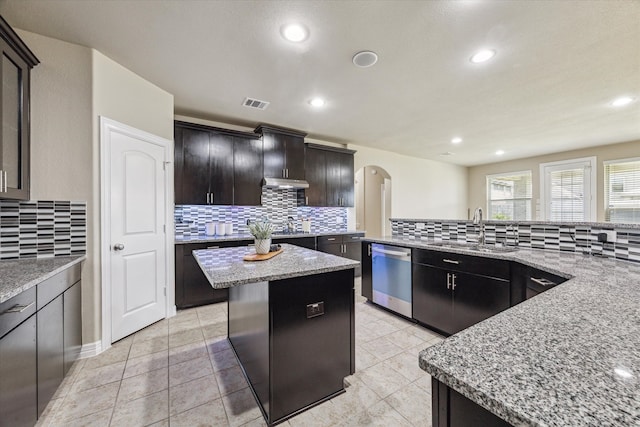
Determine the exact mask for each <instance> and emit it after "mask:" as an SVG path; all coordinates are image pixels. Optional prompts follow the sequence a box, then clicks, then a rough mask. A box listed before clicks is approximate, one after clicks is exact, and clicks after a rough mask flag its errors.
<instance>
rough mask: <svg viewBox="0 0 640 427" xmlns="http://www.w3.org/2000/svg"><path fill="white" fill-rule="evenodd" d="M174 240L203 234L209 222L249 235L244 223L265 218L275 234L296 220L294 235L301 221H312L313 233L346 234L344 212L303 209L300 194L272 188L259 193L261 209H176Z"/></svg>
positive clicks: (186, 207)
mask: <svg viewBox="0 0 640 427" xmlns="http://www.w3.org/2000/svg"><path fill="white" fill-rule="evenodd" d="M174 215H175V223H176V237H180V236H194V235H201V234H204V233H205V224H206V223H208V222H225V223H232V224H233V229H234V233H237V234H245V233H248V232H249V231H248V229H247V225H246V224H247V219H250V220H252V221H255V220H260V219H262V218H264V217H267V218H268V219H269V221H271V222H272V223H274V225H275V227H276V230H281V229H283V228H284V227H285V226H286V223H287V217H289V216H291V217H293V218H294V219H295V224H296V229H297V231H301V220H302V218H310V219H311V231H312V232H318V233H322V232H332V231H346V230H347V208H341V207H332V208H327V207H322V208H319V207H310V206H303V196H302V192H298V191H296V190H291V189H286V190H279V189H273V188H263V189H262V206H217V205H214V206H210V205H176V207H175V210H174Z"/></svg>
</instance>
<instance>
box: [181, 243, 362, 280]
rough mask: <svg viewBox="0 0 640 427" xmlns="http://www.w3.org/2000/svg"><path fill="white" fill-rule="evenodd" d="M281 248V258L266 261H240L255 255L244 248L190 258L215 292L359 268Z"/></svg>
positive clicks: (210, 251)
mask: <svg viewBox="0 0 640 427" xmlns="http://www.w3.org/2000/svg"><path fill="white" fill-rule="evenodd" d="M282 248H283V249H284V251H283V252H282V253H281V254H279V255H276V256H275V257H273V258H271V259H268V260H265V261H243V260H242V257H243V256H244V255H246V254H253V253H255V251H254V249H253V248H247V247H246V246H241V247H235V248H222V249H201V250H197V251H193V256H194V258H195V259H196V261H197V262H198V264H199V265H200V267H201V268H202V270H203V271H204V273H205V276H207V279H209V282H210V283H211V286H213V288H214V289H224V288H229V287H232V286H237V285H244V284H247V283H255V282H263V281H269V280H279V279H288V278H291V277H299V276H308V275H311V274H319V273H328V272H330V271H338V270H346V269H349V268H355V267H357V266H358V265H359V264H360V263H359V262H358V261H353V260H350V259H347V258H342V257H338V256H335V255H330V254H326V253H323V252H318V251H314V250H312V249H306V248H302V247H299V246H295V245H288V244H286V243H285V244H282Z"/></svg>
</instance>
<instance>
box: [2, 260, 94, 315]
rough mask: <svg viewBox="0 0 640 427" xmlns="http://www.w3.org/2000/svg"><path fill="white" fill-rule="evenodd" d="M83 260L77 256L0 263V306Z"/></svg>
mask: <svg viewBox="0 0 640 427" xmlns="http://www.w3.org/2000/svg"><path fill="white" fill-rule="evenodd" d="M85 259H86V256H85V255H79V256H64V257H62V256H61V257H54V258H47V259H20V260H10V261H0V304H2V303H3V302H5V301H7V300H9V299H10V298H13V297H14V296H16V295H18V294H20V293H21V292H24V291H26V290H27V289H29V288H32V287H34V286H36V285H37V284H38V283H40V282H43V281H45V280H47V279H48V278H50V277H51V276H54V275H56V274H57V273H59V272H61V271H62V270H65V269H67V268H69V267H71V266H73V265H74V264H77V263H79V262H82V261H84V260H85Z"/></svg>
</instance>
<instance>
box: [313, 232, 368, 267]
mask: <svg viewBox="0 0 640 427" xmlns="http://www.w3.org/2000/svg"><path fill="white" fill-rule="evenodd" d="M363 237H364V233H353V234H334V235H330V236H319V237H318V251H320V252H325V253H328V254H332V255H336V256H340V257H343V258H349V259H352V260H354V261H361V243H360V241H361V240H362V238H363ZM361 272H362V270H361V268H360V266H358V267H356V268H355V275H356V277H359V276H360V275H361Z"/></svg>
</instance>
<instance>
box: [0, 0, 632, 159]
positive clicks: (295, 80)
mask: <svg viewBox="0 0 640 427" xmlns="http://www.w3.org/2000/svg"><path fill="white" fill-rule="evenodd" d="M0 13H1V14H2V15H3V16H4V17H5V19H6V20H7V21H8V22H9V23H10V24H11V25H13V26H15V27H17V28H21V29H24V30H27V31H31V32H35V33H39V34H43V35H46V36H49V37H54V38H57V39H61V40H65V41H69V42H72V43H77V44H81V45H85V46H89V47H93V48H95V49H97V50H99V51H100V52H102V53H104V54H105V55H107V56H109V57H110V58H112V59H113V60H115V61H117V62H119V63H120V64H122V65H123V66H125V67H127V68H129V69H130V70H132V71H134V72H136V73H137V74H139V75H141V76H142V77H144V78H145V79H147V80H149V81H151V82H153V83H155V84H156V85H158V86H159V87H161V88H163V89H165V90H166V91H168V92H170V93H172V94H173V95H174V96H175V109H176V114H180V115H188V116H192V117H198V118H203V119H209V120H216V121H223V122H227V123H231V124H237V125H245V126H254V125H257V124H259V123H268V124H272V125H276V126H281V127H288V128H292V129H298V130H301V131H306V132H307V133H308V134H309V136H310V137H312V138H316V139H321V140H326V141H333V142H339V143H355V144H359V145H365V146H371V147H376V148H381V149H385V150H390V151H395V152H398V153H403V154H408V155H411V156H416V157H423V158H429V159H434V160H440V161H446V162H451V163H456V164H460V165H476V164H482V163H492V162H495V161H501V160H508V159H514V158H521V157H529V156H533V155H540V154H546V153H551V152H558V151H565V150H570V149H575V148H582V147H589V146H595V145H602V144H610V143H616V142H623V141H632V140H640V1H637V0H621V1H613V0H611V1H610V0H602V1H595V0H593V1H569V0H565V1H560V0H556V1H517V0H512V1H502V0H500V1H493V0H485V1H483V0H475V1H400V0H393V1H380V0H377V1H311V0H308V1H225V0H219V1H204V0H202V1H196V0H187V1H179V0H156V1H152V0H136V1H133V0H129V1H126V0H116V1H113V0H112V1H105V0H102V1H100V0H84V1H79V0H0ZM292 21H298V22H301V23H303V24H304V25H306V26H307V27H308V28H309V30H310V33H311V35H310V37H309V39H308V40H307V41H305V42H303V43H300V44H293V43H291V42H287V41H285V40H283V39H282V38H281V36H280V27H281V26H282V25H283V24H285V23H288V22H292ZM487 47H488V48H492V49H496V50H497V56H496V57H495V59H494V60H492V61H490V62H488V63H484V64H472V63H471V62H470V61H469V57H470V56H471V55H472V54H473V53H474V52H475V51H477V50H478V49H480V48H487ZM361 50H373V51H375V52H377V53H378V55H379V57H380V59H379V61H378V64H376V65H375V66H374V67H372V68H366V69H362V68H357V67H355V66H354V65H353V64H352V63H351V58H352V56H353V55H354V54H355V53H356V52H358V51H361ZM36 72H37V69H36ZM624 94H630V95H632V96H635V97H637V98H638V101H636V102H635V103H633V104H632V105H630V106H628V107H626V108H620V109H615V108H612V107H611V106H609V105H608V103H609V102H610V101H611V100H612V99H613V98H615V97H617V96H620V95H624ZM318 95H319V96H322V97H324V98H326V100H327V105H326V107H324V108H323V109H322V110H317V109H313V108H312V107H311V106H310V105H309V104H308V101H309V100H310V99H311V98H312V97H314V96H318ZM246 96H249V97H255V98H258V99H261V100H266V101H269V102H271V105H270V106H269V107H268V109H267V110H265V111H254V110H250V109H247V108H246V107H243V106H241V103H242V101H243V99H244V98H245V97H246ZM454 136H461V137H462V138H464V141H463V143H462V144H459V145H455V146H454V145H452V144H451V143H450V140H451V138H452V137H454ZM498 149H503V150H505V151H506V153H505V154H504V155H503V156H502V157H497V156H496V155H495V154H494V153H495V151H496V150H498ZM448 151H449V152H453V153H455V154H453V155H450V156H441V153H444V152H448Z"/></svg>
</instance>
